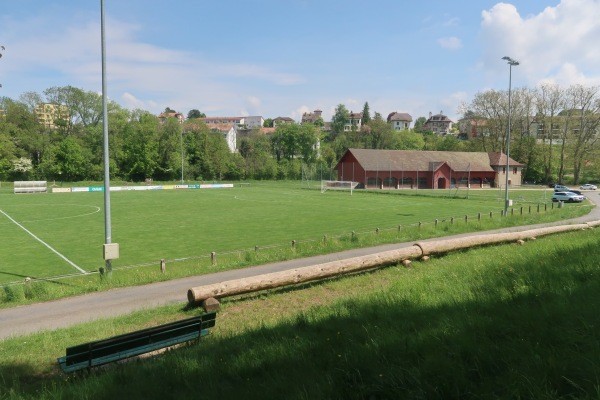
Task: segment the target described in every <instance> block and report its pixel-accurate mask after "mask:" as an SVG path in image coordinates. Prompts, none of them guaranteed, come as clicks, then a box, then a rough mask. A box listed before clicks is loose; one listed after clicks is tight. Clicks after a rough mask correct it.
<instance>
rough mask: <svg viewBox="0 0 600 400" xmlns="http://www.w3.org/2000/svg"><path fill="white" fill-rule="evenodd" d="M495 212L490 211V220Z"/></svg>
mask: <svg viewBox="0 0 600 400" xmlns="http://www.w3.org/2000/svg"><path fill="white" fill-rule="evenodd" d="M492 214H493V211H490V219H492Z"/></svg>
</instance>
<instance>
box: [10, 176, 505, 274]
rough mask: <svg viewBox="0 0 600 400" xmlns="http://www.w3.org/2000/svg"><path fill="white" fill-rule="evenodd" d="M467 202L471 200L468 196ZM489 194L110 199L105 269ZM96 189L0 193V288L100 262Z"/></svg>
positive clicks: (340, 230) (424, 215) (184, 194)
mask: <svg viewBox="0 0 600 400" xmlns="http://www.w3.org/2000/svg"><path fill="white" fill-rule="evenodd" d="M474 197H475V196H474ZM496 197H497V196H494V195H492V196H487V197H486V196H480V197H479V198H471V199H469V200H466V199H447V198H446V199H444V198H434V197H416V196H398V195H393V194H390V195H385V194H380V193H368V192H364V191H354V194H353V195H350V193H349V192H340V191H327V192H326V193H320V191H319V190H305V189H301V188H300V187H299V185H298V186H297V187H292V186H289V185H287V186H286V185H275V184H273V185H264V186H262V185H254V184H252V185H248V186H244V187H240V186H236V187H234V188H227V189H199V190H159V191H121V192H112V193H111V211H112V212H111V220H112V242H113V243H119V246H120V258H119V259H116V260H114V261H113V266H114V267H117V268H118V267H123V266H132V265H139V264H145V263H158V262H159V260H160V259H168V260H175V259H180V258H187V257H199V256H207V255H209V254H210V253H211V252H213V251H214V252H217V253H225V252H231V251H234V250H243V249H252V248H254V246H260V247H266V246H275V245H281V244H283V243H290V242H291V241H292V240H297V241H303V240H311V239H314V240H318V239H319V238H322V237H323V235H328V236H338V235H344V234H349V233H350V232H352V231H356V232H362V231H372V230H375V229H376V228H381V229H385V228H391V227H397V226H398V225H410V224H416V223H418V222H419V221H423V222H432V221H433V220H434V219H436V218H439V219H444V218H449V217H451V216H455V217H457V218H461V217H464V216H465V215H467V214H470V215H472V216H473V215H476V214H477V213H478V212H482V213H488V212H490V211H492V210H494V212H497V211H499V209H500V208H501V203H499V202H498V199H497V198H496ZM104 235H105V233H104V195H103V193H101V192H96V193H94V192H92V193H88V192H83V193H52V194H51V193H48V194H29V195H15V194H2V195H0V257H1V260H2V261H1V262H0V284H2V283H7V282H12V281H22V279H24V278H25V277H32V278H44V277H53V276H61V275H68V274H81V273H83V272H85V271H96V270H98V269H99V268H100V267H102V266H103V265H104V261H103V259H102V245H103V243H104Z"/></svg>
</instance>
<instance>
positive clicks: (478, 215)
mask: <svg viewBox="0 0 600 400" xmlns="http://www.w3.org/2000/svg"><path fill="white" fill-rule="evenodd" d="M477 221H481V213H477Z"/></svg>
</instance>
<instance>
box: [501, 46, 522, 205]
mask: <svg viewBox="0 0 600 400" xmlns="http://www.w3.org/2000/svg"><path fill="white" fill-rule="evenodd" d="M502 59H503V60H506V62H507V63H508V133H507V135H506V171H505V175H506V182H505V187H504V216H506V213H507V212H508V173H509V172H508V171H509V169H510V161H509V160H510V113H511V109H512V103H511V85H512V82H511V81H512V67H516V66H517V65H519V62H518V61H516V60H513V59H512V58H510V57H508V56H504V57H502Z"/></svg>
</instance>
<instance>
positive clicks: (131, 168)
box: [119, 110, 159, 182]
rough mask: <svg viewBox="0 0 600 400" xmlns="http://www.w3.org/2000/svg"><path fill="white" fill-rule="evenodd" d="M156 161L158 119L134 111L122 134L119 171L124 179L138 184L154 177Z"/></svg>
mask: <svg viewBox="0 0 600 400" xmlns="http://www.w3.org/2000/svg"><path fill="white" fill-rule="evenodd" d="M158 160H159V149H158V118H157V117H155V116H154V115H152V114H150V113H149V112H147V111H141V110H135V111H134V112H133V114H132V117H131V122H130V123H129V124H127V126H126V127H125V131H124V132H123V155H122V158H121V160H120V165H119V169H120V170H121V171H123V173H124V174H125V175H124V178H126V179H130V180H133V181H137V182H140V181H143V180H144V179H146V178H153V177H154V173H155V171H156V169H157V168H158V166H159V163H158Z"/></svg>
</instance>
